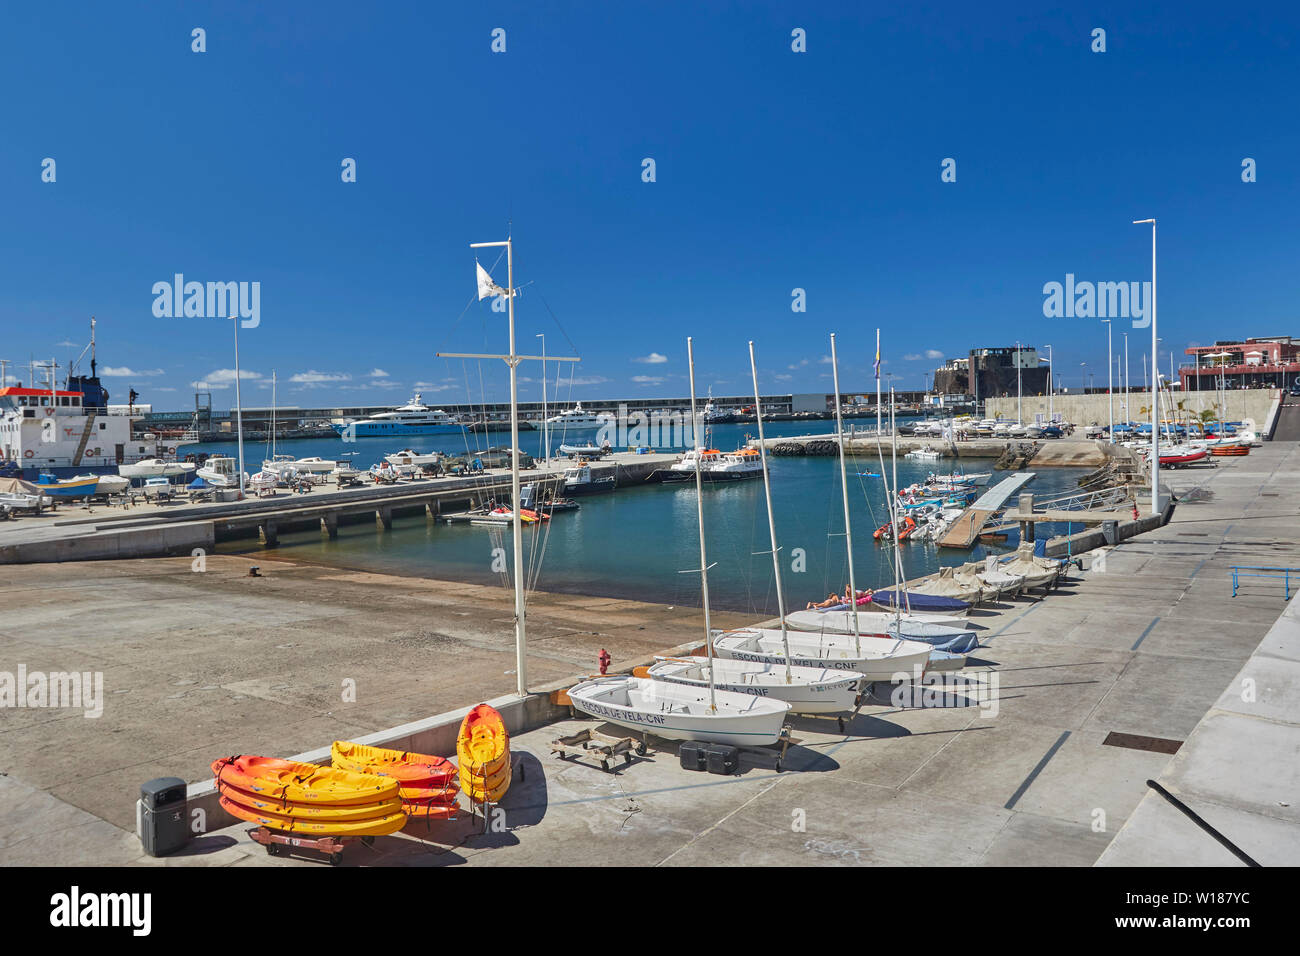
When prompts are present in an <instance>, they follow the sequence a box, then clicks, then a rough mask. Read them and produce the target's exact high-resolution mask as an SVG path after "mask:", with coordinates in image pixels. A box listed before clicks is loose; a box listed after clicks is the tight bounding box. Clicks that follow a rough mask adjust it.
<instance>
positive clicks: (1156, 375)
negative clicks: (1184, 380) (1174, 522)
mask: <svg viewBox="0 0 1300 956" xmlns="http://www.w3.org/2000/svg"><path fill="white" fill-rule="evenodd" d="M1148 224H1149V225H1150V226H1151V513H1152V514H1153V515H1154V514H1159V513H1160V431H1159V429H1158V428H1157V421H1156V417H1157V415H1158V412H1157V408H1158V407H1159V396H1158V395H1157V392H1156V390H1157V389H1158V388H1159V387H1160V356H1159V355H1158V354H1157V352H1156V341H1157V340H1156V221H1155V220H1154V219H1134V220H1133V225H1135V226H1144V225H1148Z"/></svg>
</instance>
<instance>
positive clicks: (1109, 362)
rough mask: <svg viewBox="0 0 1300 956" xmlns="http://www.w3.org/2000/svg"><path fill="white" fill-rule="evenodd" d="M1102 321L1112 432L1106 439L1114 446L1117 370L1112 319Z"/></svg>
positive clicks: (1107, 395)
mask: <svg viewBox="0 0 1300 956" xmlns="http://www.w3.org/2000/svg"><path fill="white" fill-rule="evenodd" d="M1102 321H1103V322H1105V323H1106V410H1107V413H1108V414H1109V415H1110V430H1109V431H1108V432H1107V433H1106V437H1107V439H1108V440H1109V441H1110V443H1111V444H1112V445H1113V444H1114V443H1115V392H1114V390H1113V388H1112V379H1111V372H1112V371H1113V370H1114V368H1115V355H1114V353H1113V352H1112V351H1111V338H1110V328H1111V326H1110V319H1102Z"/></svg>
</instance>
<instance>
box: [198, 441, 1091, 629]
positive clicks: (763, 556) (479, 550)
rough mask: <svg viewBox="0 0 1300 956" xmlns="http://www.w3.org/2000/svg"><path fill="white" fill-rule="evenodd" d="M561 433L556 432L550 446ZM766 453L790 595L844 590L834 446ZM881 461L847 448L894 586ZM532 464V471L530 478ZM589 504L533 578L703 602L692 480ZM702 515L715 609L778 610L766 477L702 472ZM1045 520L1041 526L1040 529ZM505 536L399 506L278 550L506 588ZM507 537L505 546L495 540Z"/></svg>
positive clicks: (541, 559) (334, 454)
mask: <svg viewBox="0 0 1300 956" xmlns="http://www.w3.org/2000/svg"><path fill="white" fill-rule="evenodd" d="M826 424H827V423H821V422H812V423H809V422H776V423H773V424H772V426H771V427H768V426H767V425H766V424H765V426H764V427H765V432H766V434H767V435H768V436H769V437H777V436H781V435H795V434H808V433H810V432H811V433H819V432H820V433H824V432H825V430H826ZM863 424H864V425H865V424H867V423H863ZM819 425H820V426H821V428H818V426H819ZM810 426H811V427H810ZM755 433H756V427H755V426H754V425H720V426H715V427H714V428H713V430H712V439H713V440H712V442H711V444H712V445H713V446H714V447H717V448H720V449H723V450H729V449H732V448H735V447H737V446H738V445H740V444H741V443H743V441H744V440H745V438H746V436H747V435H753V434H755ZM591 434H592V433H590V432H589V433H586V435H585V436H579V437H578V438H577V439H576V440H578V441H581V440H583V438H585V437H589V436H590V435H591ZM502 439H504V440H505V443H508V440H509V435H508V434H505V435H502V434H500V433H494V434H491V435H488V436H483V435H470V436H459V435H450V436H446V435H440V436H420V437H412V438H411V439H410V440H409V442H408V444H409V445H410V446H411V447H413V448H414V449H415V450H416V451H430V450H435V449H436V450H441V451H446V452H449V453H462V454H463V453H464V452H465V451H466V450H467V448H468V449H469V450H476V449H482V448H486V447H488V446H489V445H496V444H500V443H502ZM567 440H568V441H570V442H573V441H575V437H574V436H568V439H567ZM520 444H521V445H522V446H523V447H524V448H525V450H527V451H530V452H532V451H537V452H539V453H540V451H541V447H540V446H541V434H540V433H539V432H532V431H530V432H525V433H522V434H521V436H520ZM558 444H559V438H558V437H557V438H556V439H555V440H554V441H553V445H558ZM201 447H202V450H203V451H205V452H207V453H209V454H233V453H234V452H235V448H234V444H233V443H231V445H229V446H226V445H211V444H208V445H203V446H201ZM265 450H266V449H265V448H264V446H263V444H262V443H261V442H258V443H256V444H253V443H248V442H246V443H245V447H244V454H245V467H246V468H247V469H248V470H250V471H255V470H257V467H258V464H259V463H260V461H261V459H262V457H263V455H264V452H265ZM397 450H398V448H396V447H394V444H393V440H392V439H389V438H375V439H358V440H357V441H355V442H351V443H345V442H342V441H341V440H337V439H335V440H330V439H303V440H298V441H292V442H286V443H283V444H282V445H281V446H280V447H279V448H277V451H279V452H283V453H286V454H293V455H295V456H298V457H306V456H309V455H319V456H321V457H323V458H338V457H340V456H341V455H343V454H351V455H352V457H353V460H354V462H355V465H356V467H357V468H361V469H364V468H368V467H369V466H370V465H371V464H372V463H373V462H374V461H378V460H380V459H382V457H383V455H384V454H387V453H391V452H394V451H397ZM884 460H885V467H886V468H887V469H891V468H892V466H891V463H890V456H889V449H888V447H887V446H886V447H885V449H884ZM768 462H769V466H770V469H771V475H772V495H773V506H774V510H775V514H776V525H777V535H778V542H779V545H780V548H781V560H782V568H783V577H784V581H785V589H786V600H787V604H788V606H790V607H800V608H801V607H803V606H804V604H805V603H807V602H809V601H820V600H822V599H824V598H826V597H827V595H828V594H830V593H831V592H832V591H839V592H841V593H842V592H843V590H844V588H845V586H846V584H847V582H848V573H847V560H846V554H845V546H844V542H845V538H844V518H843V505H842V502H841V495H840V479H839V462H838V459H837V458H835V457H833V456H832V457H807V458H803V457H799V458H785V457H774V456H769V458H768ZM992 464H993V462H992V460H991V459H968V460H965V461H962V462H960V463H959V462H957V461H956V460H955V459H951V458H949V459H944V460H942V461H940V462H915V461H912V460H910V459H906V458H903V457H900V458H899V459H898V465H897V467H898V481H899V483H900V486H902V487H906V486H907V485H909V484H911V483H912V482H914V481H921V480H923V479H924V478H925V477H926V475H927V474H929V473H930V472H931V471H940V472H947V471H951V470H953V469H954V466H956V467H957V468H959V469H960V468H961V467H963V466H964V467H965V469H966V470H967V471H970V472H977V471H989V470H990V469H991V467H992ZM880 471H881V466H880V460H879V458H878V457H877V456H875V455H872V456H871V457H870V458H869V459H868V458H866V457H865V456H864V457H859V458H857V459H853V458H850V460H849V467H848V474H849V501H850V504H851V507H852V521H853V543H854V572H855V574H854V576H855V580H856V584H857V586H858V587H859V588H877V587H882V586H884V587H887V586H890V585H891V584H892V583H893V569H892V566H891V563H892V553H893V549H892V546H890V545H880V544H878V543H877V542H876V541H874V540H873V538H872V532H873V531H874V530H875V529H876V528H878V527H879V526H880V525H882V524H883V523H884V522H885V521H886V520H887V518H888V513H887V510H886V505H885V496H884V484H883V482H882V480H881V478H880V477H878V475H879V474H880ZM1086 472H1087V469H1079V468H1051V469H1044V470H1042V471H1040V472H1038V476H1037V478H1035V480H1034V481H1033V482H1032V483H1031V484H1030V485H1029V486H1028V487H1027V488H1026V490H1027V491H1032V492H1033V493H1034V494H1035V495H1037V496H1039V497H1049V496H1052V495H1060V494H1068V493H1071V492H1073V491H1074V490H1076V487H1077V481H1078V478H1079V477H1080V476H1081V475H1082V474H1085V473H1086ZM1003 474H1006V473H994V476H993V478H992V479H991V480H990V481H991V482H996V481H997V480H998V479H999V477H1001V476H1002V475H1003ZM526 476H527V472H525V477H524V479H523V480H524V481H525V482H526V481H527V477H526ZM581 505H582V507H581V508H580V509H579V510H577V511H573V512H565V513H560V514H557V515H555V516H554V517H553V518H552V519H551V521H550V522H548V523H546V524H543V525H538V526H531V527H525V529H524V564H525V573H526V575H527V578H528V586H529V589H530V590H532V589H540V590H545V591H559V592H566V593H573V594H587V595H596V596H608V597H619V598H629V599H634V600H640V601H651V602H658V603H664V604H683V605H698V604H699V603H700V575H699V573H698V569H699V549H698V543H697V523H696V510H695V485H694V483H693V482H686V483H681V484H668V485H662V484H651V485H643V486H635V487H624V488H620V489H619V490H618V491H616V492H614V493H612V494H604V495H593V496H587V497H584V498H582V499H581ZM704 519H705V530H706V541H707V545H708V553H709V563H710V565H711V567H710V569H709V591H710V599H711V603H712V604H713V605H714V606H715V607H718V608H720V609H726V610H733V611H752V612H754V613H756V614H774V613H775V612H776V592H775V585H774V581H773V573H772V563H771V556H770V553H769V551H770V545H769V540H768V530H767V516H766V509H765V506H764V498H763V483H762V481H761V480H749V481H740V482H731V483H722V484H714V485H706V486H705V489H704ZM1080 529H1081V526H1075V527H1074V529H1073V530H1076V531H1077V530H1080ZM1048 530H1049V529H1047V528H1046V527H1044V528H1042V529H1041V530H1040V534H1041V533H1042V532H1044V531H1048ZM1056 530H1058V529H1051V531H1052V532H1055V531H1056ZM1059 530H1060V531H1064V530H1065V528H1064V527H1062V528H1060V529H1059ZM1016 543H1017V542H1016V537H1015V532H1014V531H1013V532H1012V533H1011V537H1010V539H1009V540H1008V541H1007V542H1006V544H1005V545H995V544H989V545H978V546H977V547H975V548H974V549H973V550H971V551H954V550H949V549H942V550H941V549H940V548H938V546H937V545H936V544H934V543H933V542H920V541H918V542H904V543H903V545H902V555H903V570H904V574H905V576H906V577H909V578H910V577H916V576H919V575H922V574H927V573H931V572H933V571H935V570H936V569H938V568H939V567H941V566H945V565H956V564H961V563H963V562H965V561H970V560H979V559H982V558H983V556H984V554H986V553H988V550H986V549H991V550H992V553H1004V552H1005V551H1006V550H1007V548H1009V547H1014V546H1015V545H1016ZM510 547H511V535H510V529H509V527H508V526H507V527H504V528H496V527H484V526H479V525H470V524H453V525H449V524H446V523H444V522H434V521H429V520H426V519H425V518H422V517H418V516H413V517H408V518H398V519H395V520H394V522H393V527H392V529H391V530H390V531H382V530H378V529H377V527H376V526H374V525H372V524H371V523H368V522H367V523H362V524H354V525H344V526H341V527H340V528H339V533H338V537H337V538H335V539H333V540H330V539H329V538H327V537H325V536H323V535H321V534H320V533H318V532H315V531H304V532H294V533H284V534H281V536H280V541H279V546H278V548H277V549H276V552H275V553H276V554H277V556H279V557H283V558H287V559H291V560H299V561H305V562H310V563H319V564H328V565H333V566H338V567H344V568H353V569H363V570H370V571H379V572H387V573H394V574H405V575H417V576H421V577H428V578H436V579H443V580H456V581H468V582H473V583H480V584H484V583H486V584H491V583H499V584H500V585H501V586H502V587H509V586H510V579H509V576H508V573H507V572H506V571H503V570H501V569H503V568H505V569H508V568H510V567H512V566H513V564H512V561H511V559H510ZM498 548H501V549H504V552H501V551H496V549H498ZM251 549H252V546H251V545H250V544H249V543H247V542H237V543H232V544H230V545H227V546H224V547H223V548H222V550H223V551H245V550H251ZM503 555H504V557H503Z"/></svg>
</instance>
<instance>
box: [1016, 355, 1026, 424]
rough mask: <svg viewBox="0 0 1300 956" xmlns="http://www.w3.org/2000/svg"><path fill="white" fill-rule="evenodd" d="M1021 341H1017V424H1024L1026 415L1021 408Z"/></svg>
mask: <svg viewBox="0 0 1300 956" xmlns="http://www.w3.org/2000/svg"><path fill="white" fill-rule="evenodd" d="M1020 355H1021V352H1020V343H1019V342H1016V424H1017V425H1023V424H1024V423H1025V416H1024V414H1023V412H1022V410H1021V402H1020V366H1021V365H1022V364H1023V363H1022V362H1021V360H1020Z"/></svg>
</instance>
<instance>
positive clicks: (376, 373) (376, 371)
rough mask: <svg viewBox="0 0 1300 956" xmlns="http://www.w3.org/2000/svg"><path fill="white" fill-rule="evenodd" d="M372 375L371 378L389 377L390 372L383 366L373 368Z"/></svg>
mask: <svg viewBox="0 0 1300 956" xmlns="http://www.w3.org/2000/svg"><path fill="white" fill-rule="evenodd" d="M370 377H371V378H388V373H387V372H385V371H384V370H383V369H382V368H372V369H371V370H370Z"/></svg>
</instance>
